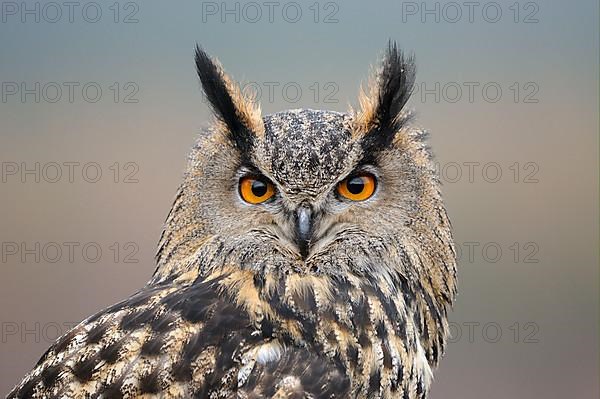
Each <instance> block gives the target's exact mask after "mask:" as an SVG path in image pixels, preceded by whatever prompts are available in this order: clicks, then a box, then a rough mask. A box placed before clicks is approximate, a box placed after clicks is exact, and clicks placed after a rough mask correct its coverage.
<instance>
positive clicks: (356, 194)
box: [337, 173, 376, 201]
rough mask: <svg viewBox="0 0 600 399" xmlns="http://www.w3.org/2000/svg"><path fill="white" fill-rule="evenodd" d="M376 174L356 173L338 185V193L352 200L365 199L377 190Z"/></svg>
mask: <svg viewBox="0 0 600 399" xmlns="http://www.w3.org/2000/svg"><path fill="white" fill-rule="evenodd" d="M375 185H376V181H375V176H373V175H371V174H367V173H365V174H361V175H354V176H350V177H348V178H346V179H345V180H344V181H342V182H341V183H340V184H339V185H338V187H337V191H338V193H339V194H340V195H341V196H342V197H344V198H347V199H349V200H352V201H364V200H366V199H368V198H370V197H371V196H372V195H373V193H374V192H375Z"/></svg>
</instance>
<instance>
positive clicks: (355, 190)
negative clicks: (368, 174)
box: [346, 176, 365, 194]
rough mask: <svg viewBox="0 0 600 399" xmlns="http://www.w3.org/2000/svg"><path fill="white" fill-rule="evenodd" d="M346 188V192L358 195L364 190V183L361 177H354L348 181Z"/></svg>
mask: <svg viewBox="0 0 600 399" xmlns="http://www.w3.org/2000/svg"><path fill="white" fill-rule="evenodd" d="M346 186H347V187H348V191H350V192H351V193H352V194H360V193H362V192H363V190H364V189H365V182H364V181H363V178H362V177H360V176H355V177H352V178H350V179H348V182H347V183H346Z"/></svg>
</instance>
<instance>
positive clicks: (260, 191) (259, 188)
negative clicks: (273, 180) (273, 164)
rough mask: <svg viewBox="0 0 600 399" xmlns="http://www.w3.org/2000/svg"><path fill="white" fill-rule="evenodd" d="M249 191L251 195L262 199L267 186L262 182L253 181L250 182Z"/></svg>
mask: <svg viewBox="0 0 600 399" xmlns="http://www.w3.org/2000/svg"><path fill="white" fill-rule="evenodd" d="M251 189H252V194H254V195H255V196H257V197H262V196H263V195H265V194H266V193H267V185H266V184H265V182H262V181H260V180H254V181H253V182H252V187H251Z"/></svg>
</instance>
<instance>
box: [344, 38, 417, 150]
mask: <svg viewBox="0 0 600 399" xmlns="http://www.w3.org/2000/svg"><path fill="white" fill-rule="evenodd" d="M414 82H415V65H414V58H413V57H412V56H409V57H408V58H406V57H405V56H404V54H403V53H402V51H401V50H398V48H397V46H396V43H395V42H392V41H390V42H389V44H388V48H387V51H386V53H385V56H384V59H383V62H382V65H381V69H380V72H379V73H378V74H377V76H376V78H375V79H371V81H370V82H369V89H368V93H367V94H365V92H364V91H363V90H362V88H361V91H360V94H359V103H360V111H359V112H358V113H357V114H356V115H355V117H354V130H355V134H357V135H358V136H363V139H362V140H363V144H364V146H366V147H368V149H369V150H375V149H377V148H385V147H387V146H389V145H390V144H391V142H392V141H393V139H394V136H395V135H396V133H397V132H398V130H399V129H400V128H401V127H402V123H403V121H404V119H403V118H402V110H403V108H404V105H406V102H407V101H408V99H409V98H410V95H411V93H412V90H413V86H414Z"/></svg>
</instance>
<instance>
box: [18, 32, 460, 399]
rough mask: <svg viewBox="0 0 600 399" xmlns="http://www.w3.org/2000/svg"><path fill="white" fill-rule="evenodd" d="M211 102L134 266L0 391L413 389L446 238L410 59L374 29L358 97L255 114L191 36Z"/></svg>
mask: <svg viewBox="0 0 600 399" xmlns="http://www.w3.org/2000/svg"><path fill="white" fill-rule="evenodd" d="M196 67H197V70H198V74H199V77H200V81H201V83H202V87H203V89H204V93H205V95H206V97H207V99H208V101H209V103H210V105H211V106H212V108H213V111H214V114H215V117H216V120H215V122H214V123H213V125H212V127H211V128H209V129H208V130H207V131H206V132H205V133H204V134H203V135H202V136H201V137H200V139H199V141H198V143H197V144H196V146H195V147H194V148H193V150H192V154H191V157H190V161H189V165H188V169H187V171H186V173H185V176H184V181H183V183H182V184H181V186H180V188H179V190H178V192H177V195H176V197H175V201H174V203H173V206H172V208H171V211H170V212H169V215H168V217H167V220H166V222H165V227H164V230H163V233H162V236H161V239H160V243H159V249H158V252H157V264H158V267H157V269H156V271H155V273H154V275H153V277H152V279H151V280H150V281H149V283H148V284H147V285H146V286H145V287H144V288H142V289H141V290H140V291H139V292H137V293H136V294H134V295H133V296H131V297H130V298H128V299H126V300H124V301H123V302H121V303H118V304H116V305H114V306H111V307H109V308H107V309H105V310H103V311H101V312H100V313H98V314H96V315H94V316H92V317H90V318H88V319H86V320H84V321H83V322H81V323H80V324H79V325H78V326H77V327H75V328H74V329H73V330H71V331H70V332H68V333H67V334H66V335H64V336H63V337H61V338H59V340H58V341H57V342H56V343H55V344H54V345H53V346H51V347H50V348H49V349H48V351H47V352H46V353H45V354H44V355H43V356H42V358H41V359H40V361H39V362H38V364H37V365H36V366H35V367H34V368H33V370H32V371H31V372H30V373H29V374H28V375H26V376H25V378H24V379H23V380H22V382H21V383H20V384H19V385H18V386H17V387H15V389H14V390H13V391H12V392H11V393H9V395H8V397H9V398H134V397H164V398H190V397H196V398H233V397H239V398H403V399H412V398H426V397H427V394H428V391H429V389H430V383H431V381H432V370H433V369H434V368H435V367H436V366H437V364H438V360H439V358H440V356H441V355H442V353H443V350H444V347H445V343H446V337H447V332H448V326H447V308H448V307H449V305H451V304H452V302H453V300H454V296H455V291H456V264H455V251H454V244H453V241H452V234H451V230H450V223H449V221H448V218H447V216H446V211H445V208H444V204H443V202H442V199H441V195H440V190H439V183H438V180H437V177H436V174H435V170H434V168H433V164H432V161H431V156H430V154H429V151H428V148H427V146H426V143H425V142H424V138H425V134H424V132H423V131H422V130H420V129H418V128H416V127H413V126H411V123H410V121H411V115H410V113H408V112H406V111H404V106H405V104H406V102H407V100H408V98H409V96H410V92H411V90H412V86H413V82H414V67H413V62H412V59H410V58H406V57H405V56H404V55H403V54H402V53H401V52H400V51H399V50H398V49H397V48H396V45H395V44H393V43H390V45H389V47H388V48H387V51H386V54H385V57H384V59H383V62H382V64H381V67H380V68H379V70H378V72H377V73H376V74H375V75H374V77H373V79H372V80H371V82H370V84H369V88H368V90H367V92H366V93H365V92H362V91H361V95H360V97H359V102H360V109H359V110H358V111H356V112H355V111H353V110H351V111H350V112H348V113H338V112H331V111H315V110H290V111H285V112H280V113H276V114H273V115H267V116H261V114H260V109H259V107H258V105H257V104H256V103H255V102H254V101H253V100H252V99H251V98H247V96H244V95H242V93H241V91H240V89H239V87H238V86H237V85H236V84H234V83H233V81H232V80H231V79H230V78H229V77H228V76H227V75H226V74H225V73H224V72H223V70H222V68H221V67H220V65H219V64H218V63H217V62H216V61H214V60H212V59H210V58H209V57H208V56H207V55H206V54H205V53H204V52H203V51H202V50H201V49H199V48H197V49H196Z"/></svg>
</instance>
